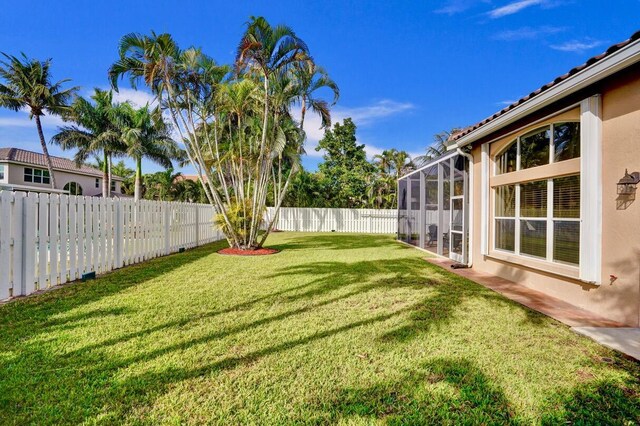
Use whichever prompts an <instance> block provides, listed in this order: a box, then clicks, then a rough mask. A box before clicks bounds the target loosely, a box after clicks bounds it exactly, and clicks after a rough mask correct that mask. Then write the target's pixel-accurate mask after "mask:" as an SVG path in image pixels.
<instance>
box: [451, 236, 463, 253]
mask: <svg viewBox="0 0 640 426" xmlns="http://www.w3.org/2000/svg"><path fill="white" fill-rule="evenodd" d="M451 250H452V251H453V252H454V253H456V254H459V255H462V234H458V233H456V232H452V233H451Z"/></svg>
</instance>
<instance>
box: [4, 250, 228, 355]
mask: <svg viewBox="0 0 640 426" xmlns="http://www.w3.org/2000/svg"><path fill="white" fill-rule="evenodd" d="M223 246H226V242H215V243H212V244H208V245H205V246H202V247H198V248H195V249H192V250H187V251H185V252H184V253H176V254H172V255H169V256H164V257H160V258H156V259H152V260H149V261H147V262H143V263H139V264H136V265H130V266H125V267H124V268H122V269H118V270H115V271H112V272H109V273H107V274H104V275H100V276H98V279H96V280H92V281H88V282H81V281H74V282H72V283H69V284H65V285H62V286H60V287H58V288H55V289H51V290H49V291H47V292H43V293H40V294H35V295H33V296H29V297H25V298H20V299H17V300H14V301H12V302H9V303H7V304H6V305H4V306H0V341H1V340H4V341H5V342H7V340H8V338H9V336H11V337H12V338H13V339H16V340H23V339H26V338H28V337H29V336H32V335H34V334H38V333H44V332H46V330H47V328H48V327H57V329H60V328H63V329H64V328H73V327H75V326H77V325H78V324H79V323H81V322H82V321H85V320H89V319H92V318H98V317H108V316H117V315H124V314H126V313H128V312H129V310H126V309H124V308H114V309H98V310H94V311H90V312H83V313H79V314H77V315H70V316H66V317H64V318H52V317H53V316H55V315H57V314H60V313H65V312H68V311H71V310H73V309H75V308H78V307H80V306H82V305H86V304H89V303H92V302H95V301H98V300H100V299H102V298H103V297H110V296H113V295H115V294H117V293H119V292H122V291H125V290H127V289H129V288H130V287H133V286H135V285H138V284H141V283H143V282H146V281H150V280H153V279H154V278H157V277H159V276H162V275H164V274H168V273H170V272H171V271H173V270H175V269H178V268H181V267H183V266H186V265H188V264H190V263H192V262H195V261H198V260H200V259H202V258H205V257H207V256H209V255H211V254H213V253H215V252H216V251H217V250H219V249H220V248H221V247H223Z"/></svg>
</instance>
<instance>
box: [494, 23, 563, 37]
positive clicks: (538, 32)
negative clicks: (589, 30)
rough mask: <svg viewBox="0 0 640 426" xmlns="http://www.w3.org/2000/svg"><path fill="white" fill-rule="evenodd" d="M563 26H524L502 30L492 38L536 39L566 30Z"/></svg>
mask: <svg viewBox="0 0 640 426" xmlns="http://www.w3.org/2000/svg"><path fill="white" fill-rule="evenodd" d="M565 30H566V28H563V27H550V26H544V27H539V28H532V27H522V28H518V29H516V30H507V31H502V32H500V33H498V34H495V35H494V36H493V37H492V38H493V39H494V40H502V41H517V40H535V39H537V38H540V37H544V36H547V35H550V34H557V33H560V32H563V31H565Z"/></svg>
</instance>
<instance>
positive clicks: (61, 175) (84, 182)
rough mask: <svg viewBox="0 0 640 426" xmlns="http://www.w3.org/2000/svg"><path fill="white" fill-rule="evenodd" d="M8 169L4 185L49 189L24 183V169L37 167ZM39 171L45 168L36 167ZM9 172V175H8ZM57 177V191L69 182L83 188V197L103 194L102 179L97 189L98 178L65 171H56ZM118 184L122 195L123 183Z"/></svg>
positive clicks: (117, 189)
mask: <svg viewBox="0 0 640 426" xmlns="http://www.w3.org/2000/svg"><path fill="white" fill-rule="evenodd" d="M8 166H9V167H8V168H7V167H6V166H5V174H6V176H5V181H4V183H7V184H13V185H26V186H32V187H39V188H49V187H50V185H48V184H39V183H34V182H25V181H24V168H25V167H35V166H26V165H22V164H15V163H9V164H8ZM35 168H39V169H44V168H43V167H35ZM7 170H8V174H7ZM54 172H55V175H56V189H63V188H64V186H65V185H66V184H67V183H69V182H77V183H78V184H80V186H81V187H82V195H88V196H94V195H100V194H102V178H98V179H100V184H99V187H98V188H96V178H97V176H87V175H83V174H76V173H69V172H67V171H63V170H54ZM115 182H116V191H115V192H116V193H120V187H121V182H119V181H115Z"/></svg>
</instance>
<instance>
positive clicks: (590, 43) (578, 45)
mask: <svg viewBox="0 0 640 426" xmlns="http://www.w3.org/2000/svg"><path fill="white" fill-rule="evenodd" d="M604 43H605V42H604V41H602V40H593V39H585V40H582V41H580V40H570V41H567V42H564V43H561V44H554V45H551V48H552V49H555V50H560V51H562V52H576V53H582V52H584V51H585V50H589V49H593V48H594V47H598V46H602V45H603V44H604Z"/></svg>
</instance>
